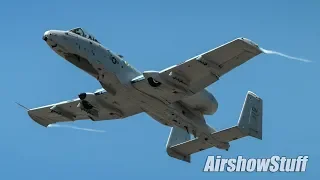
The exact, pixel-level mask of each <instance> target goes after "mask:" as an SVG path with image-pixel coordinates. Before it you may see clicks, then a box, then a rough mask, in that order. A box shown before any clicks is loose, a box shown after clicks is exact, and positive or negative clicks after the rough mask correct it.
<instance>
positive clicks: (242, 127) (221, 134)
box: [167, 91, 262, 162]
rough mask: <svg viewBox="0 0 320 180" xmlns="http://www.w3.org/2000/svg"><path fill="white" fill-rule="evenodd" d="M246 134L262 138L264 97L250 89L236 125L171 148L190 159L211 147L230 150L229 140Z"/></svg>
mask: <svg viewBox="0 0 320 180" xmlns="http://www.w3.org/2000/svg"><path fill="white" fill-rule="evenodd" d="M246 136H251V137H254V138H257V139H262V99H261V98H259V97H258V96H257V95H255V94H254V93H252V92H250V91H249V92H248V93H247V96H246V99H245V102H244V105H243V108H242V111H241V114H240V118H239V122H238V124H237V125H236V126H234V127H231V128H228V129H224V130H221V131H218V132H214V133H211V135H210V137H209V138H201V137H198V138H195V139H193V140H189V141H186V142H183V143H180V144H177V145H173V146H171V147H170V148H169V149H170V151H172V152H175V153H176V154H179V155H180V156H185V157H188V156H189V159H190V155H191V154H193V153H196V152H199V151H202V150H205V149H208V148H211V147H217V148H219V149H225V150H228V149H229V147H230V145H229V142H231V141H233V140H236V139H240V138H243V137H246ZM167 148H168V147H167ZM178 159H179V158H178ZM187 162H190V161H187Z"/></svg>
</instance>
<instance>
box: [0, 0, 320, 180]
mask: <svg viewBox="0 0 320 180" xmlns="http://www.w3.org/2000/svg"><path fill="white" fill-rule="evenodd" d="M319 8H320V4H319V1H316V0H311V1H298V0H290V1H289V0H286V1H285V0H282V1H275V0H274V1H266V2H262V1H259V2H257V1H254V0H244V1H230V0H229V1H215V2H213V1H209V0H208V1H168V0H163V1H161V2H160V1H159V2H151V1H146V0H145V1H142V0H137V1H121V0H118V1H82V0H78V1H62V0H55V1H46V2H45V1H40V0H29V1H17V0H11V1H4V2H2V6H1V8H0V20H1V22H2V25H3V26H2V28H1V30H0V32H1V35H2V37H1V43H0V49H1V52H2V53H1V62H2V66H1V71H0V80H1V82H2V85H1V87H2V88H1V89H0V91H1V94H3V96H2V103H1V104H0V108H1V114H2V118H1V125H0V147H1V148H0V179H21V178H25V179H48V180H51V179H52V180H53V179H78V180H81V179H89V178H95V179H110V178H115V179H127V178H138V177H139V178H152V179H163V178H170V179H178V178H179V179H180V178H183V179H184V180H188V179H195V178H206V179H218V178H224V179H231V178H235V177H238V178H246V179H256V178H260V179H269V178H270V177H272V178H274V179H283V178H292V179H300V178H301V177H309V178H311V177H314V176H316V175H319V171H318V170H317V167H318V164H317V162H318V161H319V160H320V154H319V149H318V148H319V145H318V141H319V135H318V132H319V126H320V121H319V113H318V112H319V105H318V104H319V103H318V102H319V100H320V99H319V97H320V96H319V91H320V86H319V85H318V83H319V81H318V78H319V77H320V72H319V67H320V65H319V60H318V52H319V50H318V48H319V46H318V44H319V40H320V39H319V33H320V26H319V23H318V22H319V21H318V17H320V11H319ZM78 26H80V27H83V28H85V29H86V30H87V31H89V32H90V33H92V34H94V35H95V37H96V38H97V39H98V40H99V41H100V42H102V43H103V44H104V46H106V47H108V48H110V49H111V50H113V51H114V52H117V53H120V54H122V55H124V56H125V59H126V60H127V61H128V62H129V63H130V64H131V65H133V66H135V67H136V68H137V69H139V70H140V71H146V70H161V69H164V68H166V67H168V66H171V65H173V64H177V63H180V62H182V61H184V60H186V59H188V58H190V57H193V56H195V55H197V54H199V53H202V52H204V51H207V50H209V49H212V48H214V47H216V46H218V45H221V44H223V43H225V42H227V41H230V40H232V39H234V38H237V37H246V38H249V39H251V40H253V41H255V42H256V43H258V44H259V45H260V46H261V47H263V48H266V49H273V50H277V51H280V52H283V53H287V54H289V55H293V56H299V57H302V58H307V59H311V60H313V61H315V62H314V63H311V64H310V63H309V64H306V63H302V62H298V61H292V60H288V59H285V58H282V57H279V56H274V55H264V54H263V55H260V56H258V57H256V58H254V59H252V61H249V62H248V63H246V64H244V65H243V66H241V67H238V68H237V69H235V70H234V71H232V72H230V73H229V74H227V75H225V76H223V77H222V78H221V80H220V81H219V82H217V83H215V84H213V85H211V86H210V87H209V88H208V90H209V91H210V92H212V93H213V94H214V95H215V97H216V98H217V100H218V102H219V109H218V112H217V113H216V114H215V115H213V116H207V117H206V119H207V122H208V123H209V124H210V125H212V126H214V127H216V128H217V129H222V128H226V127H229V126H232V125H234V124H235V123H236V122H237V120H238V116H239V113H240V110H241V107H242V103H243V100H244V98H245V94H246V92H247V91H248V90H251V91H253V92H255V93H256V94H258V95H259V96H260V97H262V98H263V99H264V124H263V128H264V133H263V135H264V139H263V140H262V141H259V140H256V139H253V138H245V139H241V140H238V141H236V142H232V144H231V146H232V147H231V149H230V151H229V152H224V151H221V150H218V149H214V148H213V149H209V150H206V151H203V152H201V153H197V154H195V155H193V156H192V163H191V164H188V163H184V162H182V161H178V160H175V159H172V158H170V157H169V156H167V154H166V151H165V144H166V141H167V137H168V134H169V131H170V129H169V128H167V127H164V126H162V125H161V124H159V123H158V122H156V121H154V120H152V119H151V118H150V117H148V116H147V115H146V114H139V115H136V116H133V117H130V118H127V119H123V120H115V121H103V122H96V123H93V122H91V121H85V122H75V123H74V125H77V126H80V127H87V128H96V129H102V130H105V131H106V133H103V134H101V133H92V132H85V131H78V130H72V129H62V128H61V129H59V128H44V127H42V126H40V125H38V124H36V123H35V122H33V121H32V120H31V119H30V118H29V117H28V115H27V114H26V112H25V111H24V110H23V109H21V108H20V107H18V106H17V105H16V104H14V101H19V102H21V103H23V104H25V105H26V106H28V107H37V106H42V105H45V104H50V103H55V102H59V101H63V100H67V99H72V98H75V97H76V96H77V94H78V93H80V92H86V91H94V90H96V89H98V88H100V86H99V84H98V83H97V82H96V80H95V79H93V78H91V77H90V76H89V75H87V74H85V73H84V72H83V71H81V70H79V69H77V68H76V67H74V66H72V65H71V64H69V63H68V62H67V61H65V60H63V59H62V58H61V57H59V56H58V55H56V54H55V53H54V52H53V51H52V50H50V48H49V47H48V46H47V45H46V43H45V42H44V41H43V40H42V39H41V37H42V35H43V33H44V32H45V31H46V30H49V29H63V30H66V29H71V28H74V27H78ZM207 155H222V156H223V157H237V156H238V155H244V156H246V157H270V156H272V155H280V156H287V157H296V156H298V155H309V159H310V160H309V163H308V167H307V172H305V173H275V174H272V173H203V172H202V169H203V167H204V164H205V160H206V156H207Z"/></svg>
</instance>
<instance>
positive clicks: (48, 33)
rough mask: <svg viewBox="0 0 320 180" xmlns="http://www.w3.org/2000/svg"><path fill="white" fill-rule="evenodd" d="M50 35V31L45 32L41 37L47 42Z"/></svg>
mask: <svg viewBox="0 0 320 180" xmlns="http://www.w3.org/2000/svg"><path fill="white" fill-rule="evenodd" d="M50 35H51V33H50V31H46V32H45V33H44V34H43V36H42V39H43V40H44V41H47V40H48V37H49V36H50Z"/></svg>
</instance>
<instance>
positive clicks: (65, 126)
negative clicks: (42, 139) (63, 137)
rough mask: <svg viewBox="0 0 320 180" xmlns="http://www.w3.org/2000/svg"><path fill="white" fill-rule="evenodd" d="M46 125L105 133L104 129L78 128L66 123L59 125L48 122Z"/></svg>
mask: <svg viewBox="0 0 320 180" xmlns="http://www.w3.org/2000/svg"><path fill="white" fill-rule="evenodd" d="M48 127H56V128H70V129H76V130H82V131H90V132H96V133H105V131H103V130H97V129H89V128H80V127H77V126H68V125H59V124H49V125H48Z"/></svg>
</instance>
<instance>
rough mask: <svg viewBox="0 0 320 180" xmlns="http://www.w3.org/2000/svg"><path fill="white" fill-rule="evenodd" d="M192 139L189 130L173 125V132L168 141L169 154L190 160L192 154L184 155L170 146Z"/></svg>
mask: <svg viewBox="0 0 320 180" xmlns="http://www.w3.org/2000/svg"><path fill="white" fill-rule="evenodd" d="M190 139H191V136H190V134H189V133H188V132H187V131H185V130H184V129H181V128H179V127H172V128H171V132H170V134H169V138H168V141H167V145H166V147H167V153H168V155H169V156H171V157H173V158H177V159H180V160H183V161H187V162H190V155H183V154H181V153H179V152H176V151H174V150H173V149H171V148H170V147H172V146H175V145H178V144H181V143H184V142H186V141H189V140H190Z"/></svg>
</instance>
